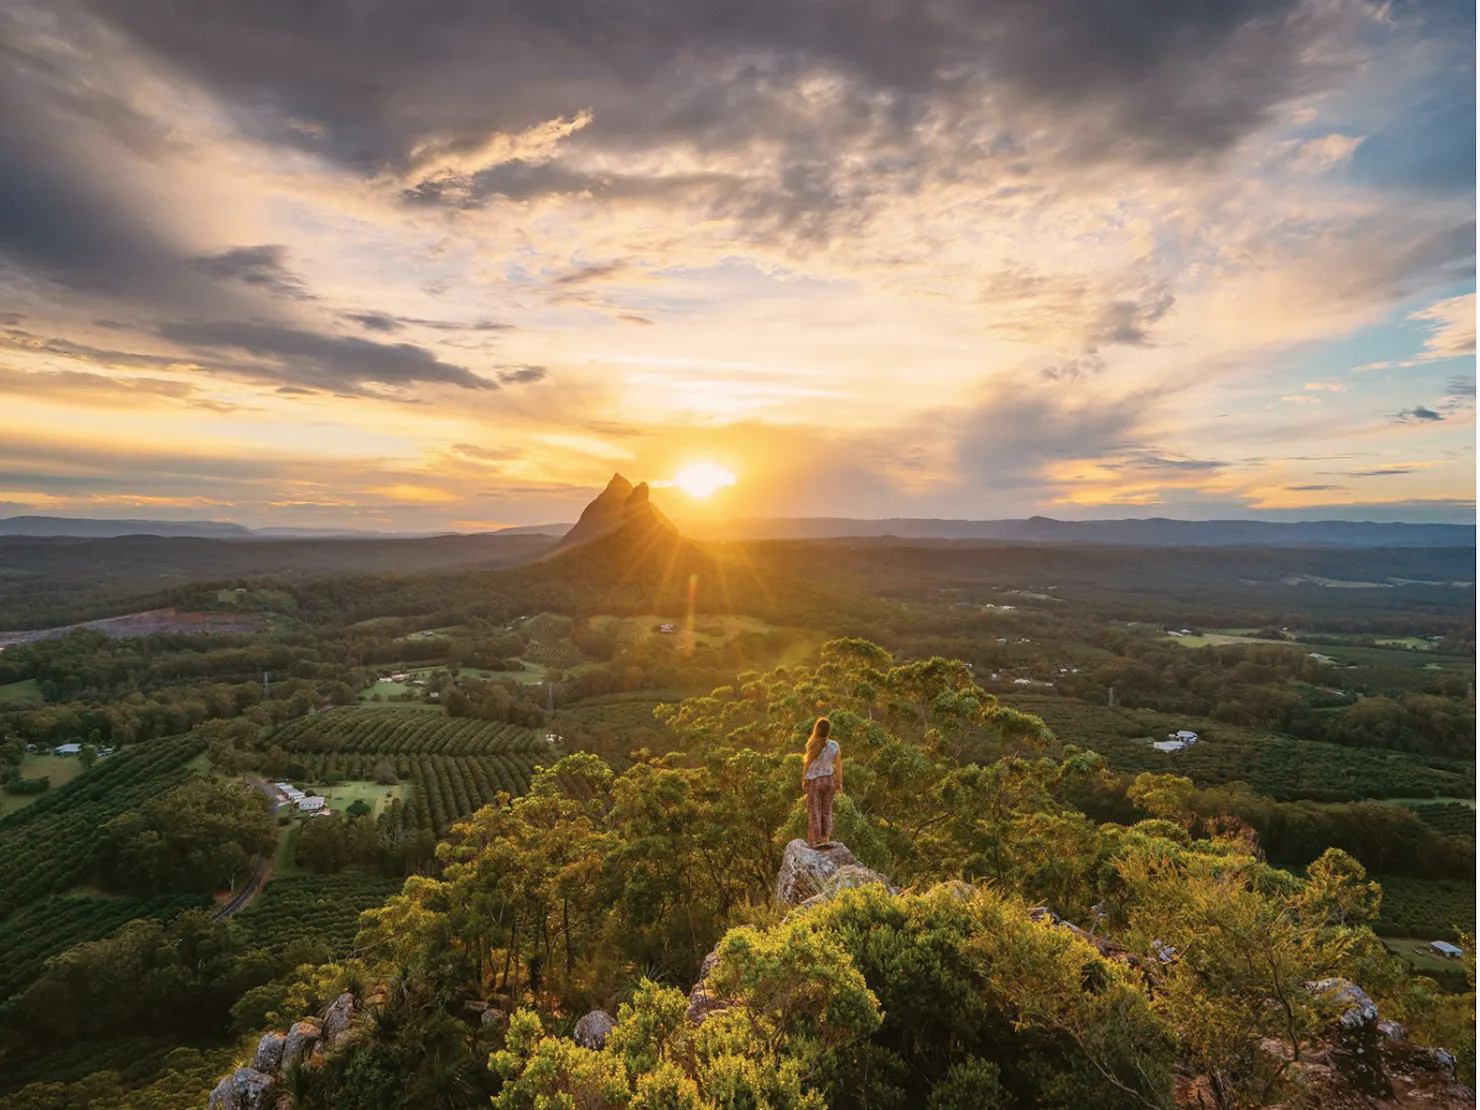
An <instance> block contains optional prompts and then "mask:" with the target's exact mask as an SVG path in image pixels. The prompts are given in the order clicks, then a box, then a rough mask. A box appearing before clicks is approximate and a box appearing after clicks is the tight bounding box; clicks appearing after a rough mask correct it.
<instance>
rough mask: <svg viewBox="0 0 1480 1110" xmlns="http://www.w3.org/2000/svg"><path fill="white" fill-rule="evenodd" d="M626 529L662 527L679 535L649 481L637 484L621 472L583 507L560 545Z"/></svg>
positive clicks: (585, 540)
mask: <svg viewBox="0 0 1480 1110" xmlns="http://www.w3.org/2000/svg"><path fill="white" fill-rule="evenodd" d="M623 528H630V529H634V530H639V531H647V530H650V529H661V530H663V531H666V532H671V533H672V534H673V535H675V536H677V535H678V529H677V528H675V527H674V525H673V522H672V521H670V520H669V519H668V518H667V517H666V516H664V515H663V513H662V511H661V510H660V509H658V507H657V506H656V505H654V504H653V502H652V494H651V491H650V490H649V489H648V484H647V483H646V482H639V483H638V484H637V485H635V486H634V485H633V484H632V483H631V482H629V481H628V480H627V479H626V478H624V477H622V475H620V474H613V475H612V479H611V481H610V482H608V483H607V484H606V488H605V489H604V490H602V491H601V492H600V493H599V494H597V496H596V499H595V500H594V501H592V502H591V503H590V504H589V505H587V506H586V507H585V509H584V510H582V512H581V518H580V519H579V520H578V521H576V524H575V527H574V528H572V529H571V530H570V531H569V532H567V533H566V534H565V536H564V537H563V538H562V539H561V541H560V547H561V548H571V547H579V546H581V545H582V544H588V543H591V542H592V541H593V540H599V539H601V538H602V537H603V536H609V535H611V534H612V533H614V532H616V531H618V530H620V529H623Z"/></svg>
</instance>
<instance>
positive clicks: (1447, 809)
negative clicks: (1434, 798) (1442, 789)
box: [1408, 799, 1475, 840]
mask: <svg viewBox="0 0 1480 1110" xmlns="http://www.w3.org/2000/svg"><path fill="white" fill-rule="evenodd" d="M1408 808H1409V809H1411V810H1413V812H1414V813H1416V814H1418V816H1419V819H1420V820H1422V821H1423V822H1424V823H1425V824H1427V825H1432V826H1433V827H1434V828H1436V829H1438V830H1439V831H1440V832H1441V833H1443V834H1444V835H1445V836H1465V837H1469V838H1470V839H1471V840H1473V839H1474V838H1475V803H1474V800H1473V799H1468V800H1466V801H1457V802H1419V803H1415V804H1412V805H1410V806H1409V807H1408Z"/></svg>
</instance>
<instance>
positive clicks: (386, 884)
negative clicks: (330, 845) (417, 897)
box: [236, 871, 401, 959]
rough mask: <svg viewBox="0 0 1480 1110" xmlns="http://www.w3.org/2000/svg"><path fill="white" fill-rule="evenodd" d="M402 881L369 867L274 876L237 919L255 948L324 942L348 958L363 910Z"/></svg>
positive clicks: (379, 901)
mask: <svg viewBox="0 0 1480 1110" xmlns="http://www.w3.org/2000/svg"><path fill="white" fill-rule="evenodd" d="M400 889H401V880H400V879H387V878H384V877H383V876H380V875H371V874H367V873H366V872H363V871H341V872H340V873H338V874H335V875H294V876H288V877H283V878H278V879H274V880H273V881H272V882H270V883H268V884H267V886H266V887H264V888H263V890H262V893H261V894H260V895H259V896H258V897H257V900H256V901H255V902H253V903H252V905H251V906H249V907H248V908H247V909H245V910H243V911H242V912H241V914H240V916H238V917H237V919H236V921H237V924H238V925H239V926H240V927H241V928H242V929H243V930H244V931H245V932H246V933H247V935H248V937H249V938H250V941H251V944H252V945H253V946H258V947H262V948H266V949H268V950H269V951H271V952H274V953H281V952H283V951H285V950H286V949H288V948H289V947H290V946H291V945H293V944H294V943H295V942H297V941H320V942H322V943H324V944H327V945H328V946H329V950H330V953H331V954H332V956H333V958H335V959H339V958H342V957H343V956H344V955H345V954H346V953H347V952H348V951H349V948H350V945H351V944H352V943H353V942H354V939H355V933H356V932H357V931H358V930H359V921H360V914H361V913H362V912H364V911H365V910H368V909H373V908H374V907H376V906H380V905H383V904H384V903H385V900H386V899H387V898H389V897H390V896H391V895H392V894H395V893H396V892H397V891H399V890H400Z"/></svg>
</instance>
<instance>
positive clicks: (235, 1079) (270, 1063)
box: [210, 992, 355, 1110]
mask: <svg viewBox="0 0 1480 1110" xmlns="http://www.w3.org/2000/svg"><path fill="white" fill-rule="evenodd" d="M354 1019H355V1000H354V998H353V997H352V996H351V995H350V994H349V993H348V992H345V993H344V994H341V995H340V996H339V997H338V998H337V999H335V1000H334V1004H333V1005H331V1006H330V1007H329V1009H328V1010H327V1011H325V1013H324V1015H323V1016H322V1017H320V1018H317V1019H310V1020H308V1021H299V1022H295V1023H294V1024H293V1026H292V1028H290V1029H289V1030H288V1031H287V1032H286V1033H264V1034H262V1039H261V1040H259V1041H258V1042H257V1049H256V1051H255V1052H253V1053H252V1062H251V1064H250V1065H248V1066H246V1067H241V1068H237V1069H236V1070H235V1071H234V1072H232V1073H231V1074H230V1075H225V1076H222V1077H221V1082H219V1083H217V1084H216V1089H215V1090H214V1091H212V1092H211V1101H210V1110H272V1108H273V1107H275V1106H276V1105H277V1087H278V1085H279V1080H281V1078H282V1076H283V1073H284V1072H286V1071H287V1070H288V1069H289V1068H291V1067H292V1066H293V1065H294V1064H295V1063H297V1062H298V1061H299V1060H306V1059H309V1058H311V1057H313V1056H314V1055H315V1054H316V1053H320V1052H323V1051H324V1050H325V1049H326V1048H329V1047H332V1046H333V1045H335V1044H337V1043H341V1042H343V1041H344V1039H345V1037H346V1034H348V1033H349V1031H350V1029H351V1026H352V1025H353V1023H354Z"/></svg>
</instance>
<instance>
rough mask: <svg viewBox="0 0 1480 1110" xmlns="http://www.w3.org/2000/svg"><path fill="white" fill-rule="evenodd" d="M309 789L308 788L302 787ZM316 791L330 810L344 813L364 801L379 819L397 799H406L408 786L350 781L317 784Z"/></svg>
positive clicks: (366, 780)
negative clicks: (351, 806)
mask: <svg viewBox="0 0 1480 1110" xmlns="http://www.w3.org/2000/svg"><path fill="white" fill-rule="evenodd" d="M300 788H301V789H307V787H306V786H302V785H301V787H300ZM313 789H314V791H315V792H316V793H317V794H319V795H321V796H322V797H323V798H324V800H325V801H326V802H327V803H328V805H329V808H330V809H333V810H339V811H343V810H345V809H347V808H349V806H350V805H352V804H353V803H354V802H355V801H357V800H358V801H362V802H364V803H365V804H366V805H367V806H369V807H370V808H371V809H372V810H374V811H375V816H377V817H379V816H380V815H381V814H382V813H384V812H385V811H386V810H387V809H389V808H390V804H391V802H392V801H393V800H394V799H396V798H405V797H406V789H407V787H406V784H405V783H397V784H396V785H395V786H382V785H381V784H380V783H378V782H371V781H370V780H369V779H350V780H349V781H347V782H341V783H335V784H333V785H330V784H328V783H319V784H315V785H314V787H313Z"/></svg>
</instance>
